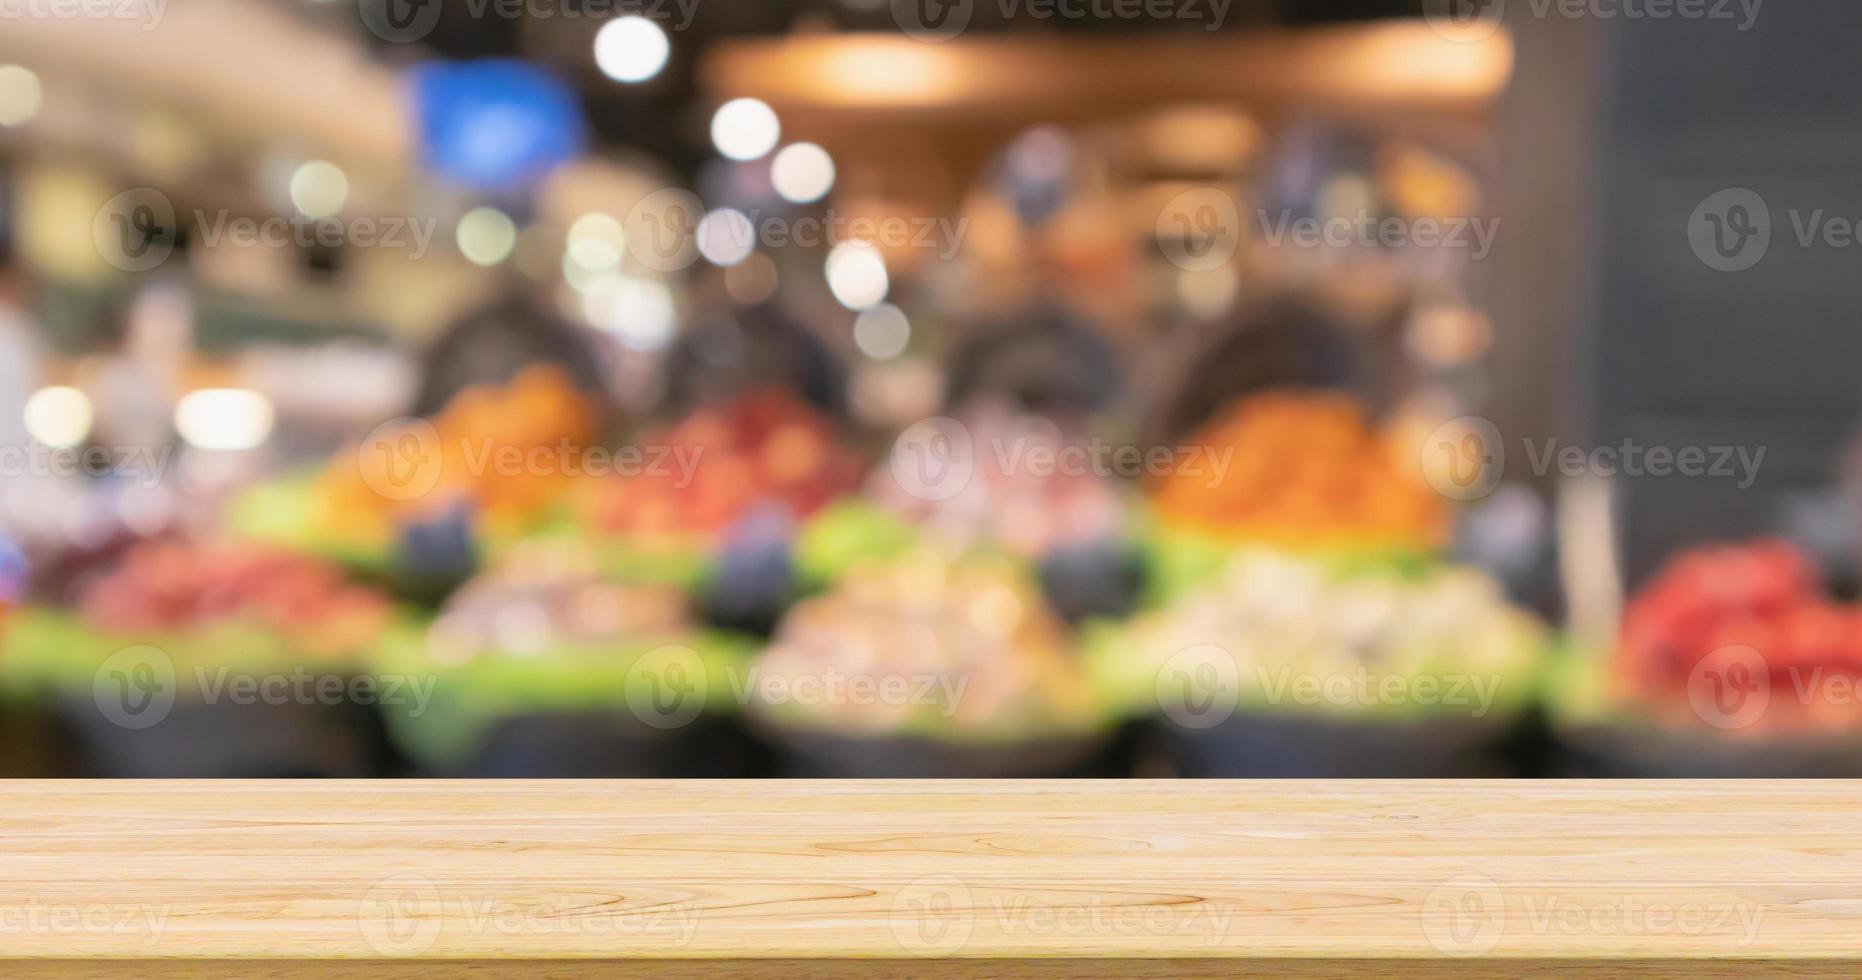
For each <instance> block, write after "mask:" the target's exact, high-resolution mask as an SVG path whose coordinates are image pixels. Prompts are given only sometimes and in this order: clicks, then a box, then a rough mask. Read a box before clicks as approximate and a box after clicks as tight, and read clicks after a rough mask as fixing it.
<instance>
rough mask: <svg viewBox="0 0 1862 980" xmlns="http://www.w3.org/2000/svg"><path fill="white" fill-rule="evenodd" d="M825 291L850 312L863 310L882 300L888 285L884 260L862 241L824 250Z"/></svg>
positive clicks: (877, 251) (889, 285)
mask: <svg viewBox="0 0 1862 980" xmlns="http://www.w3.org/2000/svg"><path fill="white" fill-rule="evenodd" d="M827 277H828V290H829V291H830V292H832V293H833V294H834V298H835V299H837V300H840V304H841V305H842V306H845V307H846V308H848V309H850V310H864V309H866V308H867V307H869V306H872V305H873V304H875V303H878V302H879V301H881V300H883V299H885V298H886V290H887V289H889V288H891V285H892V284H891V282H890V281H889V280H888V279H887V278H886V263H885V260H883V259H881V258H880V257H879V250H878V249H875V248H874V247H873V246H872V245H870V244H868V243H866V242H842V243H840V244H839V245H836V246H834V247H833V248H832V249H830V250H829V251H828V263H827Z"/></svg>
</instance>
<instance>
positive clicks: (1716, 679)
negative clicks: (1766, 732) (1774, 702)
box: [1687, 646, 1772, 730]
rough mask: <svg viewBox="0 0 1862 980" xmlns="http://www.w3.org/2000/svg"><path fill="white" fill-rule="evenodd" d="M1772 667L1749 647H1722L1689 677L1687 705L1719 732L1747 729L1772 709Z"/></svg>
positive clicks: (1695, 666) (1704, 659)
mask: <svg viewBox="0 0 1862 980" xmlns="http://www.w3.org/2000/svg"><path fill="white" fill-rule="evenodd" d="M1771 693H1772V691H1771V665H1770V664H1769V663H1768V662H1767V661H1766V660H1765V656H1764V655H1763V654H1761V653H1759V652H1758V651H1757V650H1755V649H1753V648H1752V647H1748V646H1728V647H1721V648H1720V649H1718V650H1715V651H1713V652H1712V653H1710V654H1708V655H1707V656H1705V657H1702V658H1701V660H1700V662H1699V663H1697V664H1695V665H1694V669H1693V670H1692V671H1689V672H1688V675H1687V703H1688V705H1689V706H1690V707H1692V708H1693V709H1694V714H1695V715H1697V716H1698V717H1699V718H1700V720H1701V721H1704V722H1706V723H1707V724H1709V725H1712V726H1713V727H1715V728H1720V729H1726V730H1736V729H1741V728H1747V727H1750V726H1751V725H1753V724H1755V723H1757V722H1758V720H1759V719H1760V718H1763V717H1764V716H1765V711H1766V709H1767V708H1769V707H1770V706H1771Z"/></svg>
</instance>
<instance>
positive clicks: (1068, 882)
mask: <svg viewBox="0 0 1862 980" xmlns="http://www.w3.org/2000/svg"><path fill="white" fill-rule="evenodd" d="M1859 927H1862V786H1859V785H1857V784H1853V783H1840V782H1819V783H1768V782H1726V783H1691V782H1665V783H1636V782H1613V783H1587V782H1531V783H1523V782H1482V783H1429V782H1354V783H1308V782H1261V783H1228V782H1190V781H1172V782H1152V781H1105V782H1052V783H1049V782H833V783H815V782H660V783H648V782H545V781H538V782H529V781H524V782H518V781H512V782H366V783H365V782H327V783H307V782H289V783H287V782H240V783H208V782H137V783H131V782H14V783H7V784H0V959H4V960H16V961H17V960H20V959H22V958H50V959H42V960H41V961H39V962H35V963H22V962H12V963H0V975H4V976H40V975H85V976H148V975H155V972H156V971H157V968H160V969H162V970H165V971H167V972H168V973H172V974H176V975H201V976H205V975H249V976H259V975H262V976H278V977H287V976H293V977H294V976H306V977H308V976H317V977H330V976H335V975H355V976H384V977H386V976H410V975H448V976H460V975H480V974H482V975H504V974H505V973H507V972H509V968H510V967H513V966H515V965H517V964H516V961H536V960H554V961H560V960H565V959H575V960H591V961H600V962H596V963H578V964H560V963H559V964H557V967H558V968H549V966H548V964H543V965H541V967H539V968H537V969H534V970H531V969H527V970H526V973H527V974H528V975H537V976H557V975H560V976H610V975H630V976H632V975H660V976H695V975H712V976H746V975H764V974H767V973H769V972H772V971H778V972H782V973H787V974H788V975H791V976H795V975H806V974H809V973H814V974H817V975H823V976H872V975H879V974H883V973H894V974H898V975H925V974H927V973H929V972H932V968H933V967H939V968H944V967H951V968H953V969H954V972H955V975H966V976H987V975H1000V973H1001V972H1002V971H1003V968H1004V963H1003V961H1006V960H1016V961H1023V960H1033V961H1036V962H1034V963H1033V964H1032V966H1031V967H1030V969H1034V968H1039V974H1040V975H1052V976H1080V975H1106V976H1154V975H1158V974H1160V973H1163V972H1176V973H1181V974H1182V975H1210V976H1214V975H1285V974H1287V973H1290V972H1291V973H1301V974H1305V975H1318V976H1336V975H1346V974H1348V973H1357V972H1360V971H1365V970H1370V971H1373V972H1376V973H1381V974H1384V975H1387V976H1388V975H1421V974H1437V973H1439V972H1441V971H1442V970H1444V969H1452V970H1453V971H1454V972H1455V973H1456V975H1468V976H1482V975H1486V976H1518V975H1530V974H1533V973H1541V972H1543V973H1545V974H1546V975H1577V974H1590V975H1598V976H1622V975H1667V974H1676V975H1699V974H1700V972H1701V970H1702V969H1703V964H1702V963H1701V962H1700V961H1702V960H1725V959H1737V960H1740V961H1743V962H1742V963H1741V964H1740V967H1741V969H1742V970H1744V969H1747V968H1751V969H1757V968H1765V969H1766V970H1767V971H1768V972H1777V973H1783V974H1789V975H1809V974H1813V973H1828V974H1831V975H1849V976H1853V975H1856V974H1857V973H1858V972H1859V971H1862V967H1858V966H1857V965H1855V964H1854V963H1853V962H1845V961H1853V960H1856V959H1862V956H1859V955H1858V954H1859V953H1862V928H1859ZM923 957H948V958H955V959H956V960H958V961H960V962H957V963H955V964H951V963H941V964H939V963H931V962H927V961H926V960H925V959H923ZM71 958H79V959H82V960H87V961H88V962H75V961H73V960H72V959H71ZM151 958H154V959H156V960H158V961H160V962H157V963H156V964H154V965H153V966H151V965H150V963H149V962H147V961H148V960H150V959H151ZM325 960H340V961H344V962H343V963H340V964H331V963H318V962H308V963H307V962H306V961H325ZM691 960H703V961H706V962H667V961H691ZM823 960H826V961H841V962H827V963H821V962H819V961H823ZM849 960H854V961H858V962H847V961H849ZM1158 960H1164V961H1168V962H1154V961H1158ZM1225 960H1243V961H1249V962H1230V963H1226V964H1225V963H1223V962H1221V961H1225ZM228 961H232V962H228ZM239 961H249V962H243V963H242V962H239ZM468 961H470V962H468ZM487 961H511V962H503V963H500V962H489V963H488V962H487ZM804 961H806V962H804ZM1353 961H1356V962H1353ZM1370 961H1376V962H1370ZM216 963H217V964H218V966H217V969H218V970H219V971H221V972H218V973H216V972H215V969H216V967H215V964H216ZM809 963H813V964H814V965H812V966H811V965H808V964H809ZM473 964H476V965H473ZM1025 965H1026V964H1025ZM1721 965H1722V966H1728V967H1730V964H1721ZM335 966H341V967H343V969H342V970H340V971H335V972H333V967H335ZM531 966H533V967H535V966H537V964H531ZM226 971H231V972H226ZM487 971H489V972H487ZM1031 975H1032V974H1031Z"/></svg>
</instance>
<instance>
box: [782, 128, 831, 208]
mask: <svg viewBox="0 0 1862 980" xmlns="http://www.w3.org/2000/svg"><path fill="white" fill-rule="evenodd" d="M769 182H770V183H771V184H773V185H775V188H776V193H777V194H780V195H782V199H783V200H785V201H788V202H789V203H791V204H807V203H809V202H810V201H819V200H821V199H822V198H823V197H825V196H827V192H828V191H830V190H833V189H834V158H833V157H831V156H828V151H826V150H824V149H822V148H821V147H819V146H816V145H815V144H813V143H793V144H790V145H789V146H785V147H783V148H782V151H781V152H780V153H777V154H776V159H774V160H772V161H770V164H769Z"/></svg>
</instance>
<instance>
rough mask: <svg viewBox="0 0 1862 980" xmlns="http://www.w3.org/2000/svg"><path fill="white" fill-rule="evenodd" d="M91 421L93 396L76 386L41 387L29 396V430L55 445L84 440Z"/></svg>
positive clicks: (27, 421)
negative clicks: (90, 396)
mask: <svg viewBox="0 0 1862 980" xmlns="http://www.w3.org/2000/svg"><path fill="white" fill-rule="evenodd" d="M91 421H92V416H91V400H90V398H89V397H87V396H86V395H85V394H84V393H83V392H81V391H79V390H77V389H76V388H66V387H62V386H61V387H55V388H40V389H39V390H38V391H35V392H33V393H32V397H31V398H28V399H26V433H27V434H28V435H30V436H32V437H33V438H34V439H36V440H38V441H39V442H41V443H43V444H45V445H47V446H51V447H52V448H54V449H68V448H70V447H72V446H76V445H78V444H79V443H82V442H83V441H84V440H85V439H86V438H87V437H88V436H89V435H90V434H91Z"/></svg>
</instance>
